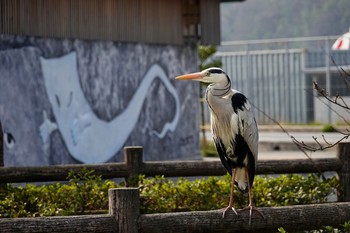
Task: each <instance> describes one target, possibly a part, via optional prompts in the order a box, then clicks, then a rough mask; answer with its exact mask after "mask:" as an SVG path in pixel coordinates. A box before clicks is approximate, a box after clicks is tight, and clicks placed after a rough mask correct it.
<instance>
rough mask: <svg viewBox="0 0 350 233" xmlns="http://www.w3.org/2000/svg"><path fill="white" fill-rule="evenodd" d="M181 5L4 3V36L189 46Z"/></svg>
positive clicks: (0, 10) (60, 0) (78, 0)
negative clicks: (184, 40)
mask: <svg viewBox="0 0 350 233" xmlns="http://www.w3.org/2000/svg"><path fill="white" fill-rule="evenodd" d="M181 6H182V2H181V1H177V0H168V1H161V0H142V1H139V0H103V1H102V0H89V1H84V0H74V1H73V0H55V1H39V0H26V1H22V0H1V1H0V34H16V35H31V36H42V37H58V38H79V39H89V40H90V39H93V40H113V41H128V42H147V43H167V44H183V35H182V9H181ZM218 20H219V19H217V21H218ZM216 27H219V24H217V25H216ZM217 37H218V38H220V35H217Z"/></svg>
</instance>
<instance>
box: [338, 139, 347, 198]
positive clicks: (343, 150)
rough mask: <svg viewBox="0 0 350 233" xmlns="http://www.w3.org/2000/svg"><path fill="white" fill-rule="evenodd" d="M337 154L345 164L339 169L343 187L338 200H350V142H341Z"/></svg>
mask: <svg viewBox="0 0 350 233" xmlns="http://www.w3.org/2000/svg"><path fill="white" fill-rule="evenodd" d="M337 156H338V158H339V159H340V161H341V162H342V164H343V165H342V168H341V169H340V170H339V171H338V176H339V180H340V184H341V188H342V190H340V191H338V201H343V202H344V201H350V143H339V144H338V151H337Z"/></svg>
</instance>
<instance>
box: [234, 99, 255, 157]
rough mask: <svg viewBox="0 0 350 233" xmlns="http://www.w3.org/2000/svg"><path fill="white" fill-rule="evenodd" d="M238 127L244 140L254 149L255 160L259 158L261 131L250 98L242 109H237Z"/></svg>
mask: <svg viewBox="0 0 350 233" xmlns="http://www.w3.org/2000/svg"><path fill="white" fill-rule="evenodd" d="M237 114H238V127H239V131H240V133H241V135H242V136H243V138H244V140H245V141H246V142H247V144H248V146H249V148H250V150H251V151H252V153H253V155H254V158H255V161H256V160H257V159H258V144H259V133H258V127H257V124H256V121H255V118H254V115H253V112H252V110H251V105H250V103H249V102H248V100H247V101H246V102H245V104H244V105H243V108H242V110H240V109H239V110H238V111H237Z"/></svg>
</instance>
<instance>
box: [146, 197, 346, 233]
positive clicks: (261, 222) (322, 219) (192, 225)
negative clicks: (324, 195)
mask: <svg viewBox="0 0 350 233" xmlns="http://www.w3.org/2000/svg"><path fill="white" fill-rule="evenodd" d="M259 210H260V211H261V212H262V213H263V214H264V216H265V219H263V218H261V217H260V216H259V215H258V214H257V213H253V216H252V222H251V225H249V224H248V219H249V212H248V211H245V212H241V213H238V216H236V215H235V214H234V213H233V212H232V211H229V212H228V213H227V215H226V217H225V219H223V218H222V211H223V210H214V211H195V212H182V213H163V214H145V215H141V217H140V221H139V224H140V232H143V233H148V232H150V233H157V232H167V233H171V232H276V231H277V229H278V228H279V227H281V226H283V228H284V229H285V230H287V231H289V232H291V231H297V230H311V229H319V228H322V226H336V227H337V226H339V224H343V223H344V222H345V221H348V220H349V219H350V211H349V210H350V203H348V202H346V203H332V204H315V205H299V206H286V207H271V208H259Z"/></svg>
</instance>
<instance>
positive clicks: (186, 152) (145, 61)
mask: <svg viewBox="0 0 350 233" xmlns="http://www.w3.org/2000/svg"><path fill="white" fill-rule="evenodd" d="M219 4H220V1H219V0H185V1H178V0H170V1H161V0H141V1H139V0H131V1H130V0H88V1H86V0H45V1H43V0H1V1H0V120H1V123H2V126H3V130H4V139H5V146H4V148H5V149H4V150H5V153H4V163H5V166H33V165H53V164H67V163H101V162H114V161H122V160H123V149H122V148H123V147H124V146H128V145H137V146H143V147H144V153H145V155H144V158H145V159H146V160H175V159H200V152H199V109H198V108H199V107H198V98H199V91H198V90H199V88H197V87H198V86H197V85H198V84H195V83H186V82H176V81H175V80H174V77H176V76H177V75H179V74H183V73H186V72H193V71H196V70H197V69H198V61H197V43H198V42H199V43H202V44H219V43H220V19H219V14H220V12H219Z"/></svg>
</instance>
